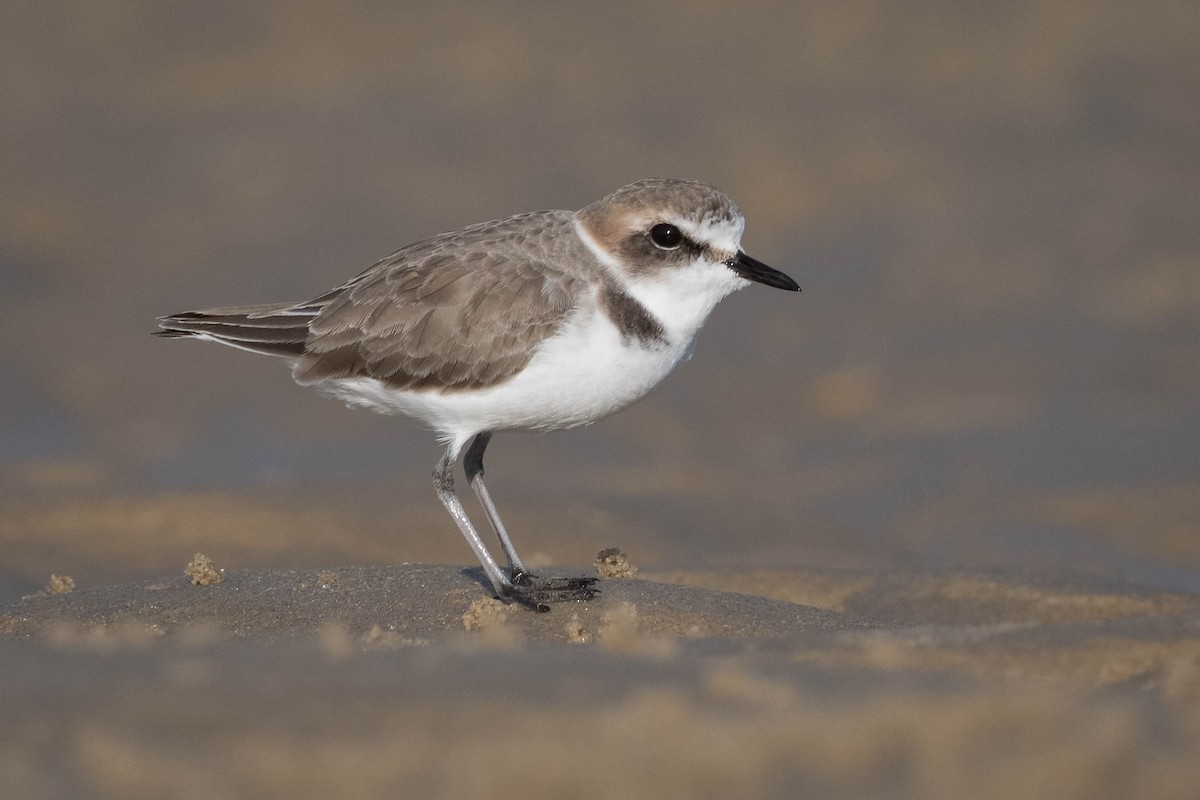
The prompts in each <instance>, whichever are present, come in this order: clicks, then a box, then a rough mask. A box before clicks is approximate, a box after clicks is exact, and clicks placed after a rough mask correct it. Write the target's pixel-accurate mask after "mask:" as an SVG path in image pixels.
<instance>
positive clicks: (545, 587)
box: [500, 570, 600, 612]
mask: <svg viewBox="0 0 1200 800" xmlns="http://www.w3.org/2000/svg"><path fill="white" fill-rule="evenodd" d="M596 581H597V579H596V578H566V577H554V578H539V577H538V576H537V575H530V574H529V573H528V572H522V571H519V570H516V571H514V572H513V576H512V585H511V587H508V586H506V587H504V591H502V592H500V599H501V600H506V601H509V602H513V603H520V604H521V605H523V606H525V607H526V608H531V609H533V610H534V611H540V612H546V611H549V610H550V604H551V603H565V602H568V601H572V600H591V599H592V598H593V597H595V596H596V595H597V594H599V593H600V590H599V589H596V588H595V583H596Z"/></svg>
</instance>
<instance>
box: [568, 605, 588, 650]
mask: <svg viewBox="0 0 1200 800" xmlns="http://www.w3.org/2000/svg"><path fill="white" fill-rule="evenodd" d="M563 629H564V632H565V633H566V636H567V641H568V642H570V643H571V644H587V643H588V642H590V641H592V634H591V633H589V632H588V631H587V629H586V628H584V627H583V620H581V619H580V618H579V612H578V611H576V612H575V613H573V614H571V618H570V619H569V620H567V624H566V625H565V626H564V628H563Z"/></svg>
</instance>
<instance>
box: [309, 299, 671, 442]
mask: <svg viewBox="0 0 1200 800" xmlns="http://www.w3.org/2000/svg"><path fill="white" fill-rule="evenodd" d="M690 344H691V340H690V339H688V340H686V341H680V342H672V343H670V344H665V345H662V344H660V345H659V346H658V347H657V348H649V347H643V346H641V345H640V344H638V342H637V341H636V340H633V341H629V342H626V341H623V340H622V337H621V334H620V333H619V331H618V330H617V328H616V326H615V325H613V323H612V322H611V321H610V320H609V319H608V318H607V317H606V316H605V315H604V314H602V313H600V312H598V311H590V312H586V313H579V314H577V315H576V316H575V317H574V318H573V319H571V320H570V321H569V322H568V323H567V324H566V325H565V326H564V328H563V330H562V331H560V332H559V333H558V334H556V335H555V336H553V337H551V338H550V339H547V340H545V341H544V342H542V343H541V345H540V346H539V348H538V352H537V354H536V355H535V356H534V357H533V359H532V360H531V361H530V362H529V364H528V366H526V367H525V369H523V370H522V371H521V372H519V373H518V374H517V375H515V376H513V377H512V378H511V379H509V380H508V381H506V382H504V383H502V384H499V385H497V386H492V387H488V388H485V389H475V390H460V391H452V392H444V393H443V392H438V391H428V390H426V391H397V390H395V389H390V388H388V387H387V386H386V385H385V384H384V383H382V382H381V381H379V380H376V379H374V378H348V379H342V380H338V381H330V382H327V383H325V384H322V385H320V386H319V387H318V388H319V389H320V390H321V391H322V392H325V393H326V394H329V395H332V396H334V397H337V398H340V399H341V400H343V401H345V402H346V403H347V404H349V405H353V406H362V407H366V408H370V409H372V410H374V411H378V412H382V413H385V414H403V415H405V416H409V417H414V418H416V419H419V420H422V421H423V422H425V423H426V424H427V425H429V426H430V427H431V428H433V429H434V430H435V431H437V432H438V433H439V434H440V435H441V436H442V437H443V438H444V439H446V440H448V441H457V442H459V443H460V444H461V443H465V442H466V441H467V440H468V439H469V438H470V437H471V436H473V435H474V434H476V433H480V432H482V431H496V430H505V429H514V428H519V429H529V430H539V431H545V430H557V429H562V428H574V427H578V426H580V425H587V424H589V423H591V422H595V421H596V420H598V419H600V418H601V417H604V416H606V415H608V414H611V413H613V412H615V411H619V410H620V409H622V408H625V407H626V406H628V405H629V404H631V403H633V402H634V401H636V400H638V399H639V398H641V397H642V396H643V395H644V394H646V392H648V391H649V390H650V389H652V388H653V387H654V386H655V385H656V384H657V383H658V382H659V381H661V380H662V379H663V378H664V377H666V375H667V373H669V372H670V371H671V369H672V368H673V367H674V366H675V365H676V364H677V363H679V361H680V359H681V358H683V356H684V354H685V352H686V351H687V348H688V347H689V345H690Z"/></svg>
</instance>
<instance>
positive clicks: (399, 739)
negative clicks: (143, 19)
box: [0, 564, 1200, 798]
mask: <svg viewBox="0 0 1200 800" xmlns="http://www.w3.org/2000/svg"><path fill="white" fill-rule="evenodd" d="M209 566H213V565H211V564H209ZM216 568H219V565H217V566H216V567H214V569H216ZM587 571H588V570H586V569H585V568H582V567H580V568H578V569H576V570H567V571H565V573H566V574H586V572H587ZM556 572H559V571H557V570H556ZM600 587H601V589H602V592H601V594H600V596H599V597H598V598H597V599H595V600H593V601H591V602H588V603H570V604H565V605H562V606H556V607H555V608H553V609H552V610H551V611H550V612H549V613H544V614H539V613H535V612H532V611H528V610H526V609H522V608H517V607H513V606H505V605H503V604H501V603H498V602H497V601H495V600H494V599H492V598H491V597H490V595H489V594H488V592H487V591H486V589H485V587H484V585H483V583H482V577H481V575H480V574H479V571H478V570H477V569H466V568H463V567H458V566H436V565H415V564H406V565H402V566H396V567H341V568H326V569H309V570H234V569H228V570H223V571H220V580H219V582H211V583H209V585H198V584H194V583H193V582H192V580H191V579H190V578H189V577H187V576H185V575H182V574H181V575H178V576H176V577H169V578H164V579H160V580H149V581H141V582H136V583H125V584H120V585H112V586H103V587H95V588H85V589H77V590H75V591H73V592H70V593H65V594H57V595H51V594H49V593H46V592H42V593H38V594H37V595H33V596H29V597H26V598H24V599H22V600H20V601H18V602H15V603H11V604H9V605H7V606H5V607H2V608H0V667H2V669H3V674H4V676H5V691H4V692H3V694H2V695H0V723H2V724H0V796H5V797H76V796H84V795H86V796H91V797H102V798H105V797H114V798H116V797H121V798H142V797H146V798H150V797H163V796H174V797H289V798H298V797H299V798H304V797H322V798H327V797H408V796H421V797H464V796H472V795H476V794H483V793H492V792H494V791H495V787H496V786H501V787H505V788H507V789H509V790H511V791H513V792H517V793H519V794H520V795H521V796H522V797H549V796H555V797H559V796H564V795H566V796H571V797H582V798H589V797H596V798H606V797H613V798H616V797H623V798H627V797H655V798H674V797H679V798H695V797H781V798H782V797H796V796H803V795H808V796H814V795H819V796H823V797H845V798H861V797H913V798H917V797H920V798H927V797H956V798H960V797H1015V798H1023V797H1030V798H1032V797H1046V796H1054V797H1065V798H1072V797H1079V798H1085V797H1086V798H1096V797H1114V798H1115V797H1131V796H1138V797H1180V798H1184V797H1194V796H1195V792H1196V791H1197V781H1198V778H1200V772H1198V770H1197V767H1196V763H1197V762H1196V756H1195V754H1196V753H1197V752H1200V597H1196V596H1193V595H1187V594H1172V593H1162V592H1156V591H1152V590H1149V589H1146V588H1142V587H1138V586H1135V585H1131V584H1127V583H1122V582H1118V581H1112V580H1107V579H1098V578H1092V577H1089V576H1085V575H1078V574H1069V573H1056V574H1053V575H1028V574H1017V573H1014V572H1003V571H997V570H993V571H982V572H961V571H960V572H954V573H944V574H935V573H923V574H900V573H892V572H887V573H884V572H870V571H866V570H832V569H821V570H817V569H814V570H794V571H788V570H763V571H757V572H738V571H735V570H710V571H698V570H689V571H685V570H675V571H666V570H648V569H643V570H642V571H641V572H640V573H639V575H638V577H636V578H614V579H608V580H603V581H602V582H601V584H600Z"/></svg>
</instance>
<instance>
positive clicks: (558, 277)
mask: <svg viewBox="0 0 1200 800" xmlns="http://www.w3.org/2000/svg"><path fill="white" fill-rule="evenodd" d="M744 229H745V219H744V217H743V215H742V212H741V211H740V210H739V209H738V207H737V206H736V205H735V204H734V203H733V201H732V200H730V199H729V197H727V196H726V195H725V194H723V193H722V192H721V191H719V190H718V189H716V188H714V187H713V186H711V185H709V184H707V183H703V182H700V181H695V180H685V179H680V178H649V179H644V180H639V181H636V182H634V183H630V184H628V185H626V186H623V187H621V188H619V189H617V190H616V191H614V192H611V193H610V194H608V195H606V196H604V197H602V198H601V199H599V200H597V201H595V202H593V203H590V204H589V205H587V206H585V207H583V208H582V209H580V210H578V211H534V212H529V213H524V214H517V215H515V216H511V217H507V218H505V219H498V220H493V221H490V222H482V223H479V224H475V225H469V226H467V227H464V228H460V229H458V230H453V231H449V232H447V233H442V234H439V235H436V236H433V237H430V238H427V239H422V240H420V241H417V242H414V243H412V244H409V245H407V246H405V247H403V248H401V249H399V250H397V251H396V252H394V253H392V254H391V255H389V256H387V257H385V258H383V259H381V260H380V261H378V262H376V263H375V264H373V265H371V266H370V267H368V268H367V269H365V270H363V271H362V272H360V273H359V274H358V275H356V276H355V277H353V278H351V279H350V280H348V281H346V282H345V283H343V284H341V285H340V286H338V287H336V288H334V289H332V290H330V291H328V292H326V293H324V294H322V295H320V296H318V297H316V298H314V299H312V300H308V301H304V302H295V303H287V302H285V303H269V304H262V305H247V306H231V307H225V308H210V309H204V310H198V311H185V312H182V313H178V314H170V315H167V316H163V317H159V318H158V323H159V328H160V329H159V330H157V331H155V334H156V335H158V336H164V337H169V338H176V337H190V338H195V339H201V340H204V341H210V342H217V343H218V344H223V345H227V346H229V347H233V348H236V349H239V350H246V351H249V352H252V353H258V354H263V355H267V356H272V357H275V358H278V359H280V360H282V361H284V362H285V363H287V364H288V365H289V366H290V367H291V372H292V377H293V379H294V380H295V381H296V382H297V383H298V384H300V385H302V386H311V387H314V388H315V389H317V390H318V391H320V392H321V393H323V394H325V395H328V396H331V397H334V398H337V399H340V400H342V401H343V402H345V403H346V404H347V405H349V406H351V407H361V408H366V409H370V410H372V411H376V412H380V413H383V414H391V415H402V416H407V417H411V418H415V419H417V420H419V421H421V422H423V423H424V424H425V425H426V426H427V427H428V428H430V429H431V430H432V431H433V433H434V434H435V435H436V437H437V439H438V441H439V442H440V443H441V444H442V445H443V446H444V450H443V452H442V455H441V457H440V458H439V459H438V461H437V464H436V466H435V467H434V470H433V484H434V488H435V490H436V492H437V496H438V498H439V499H440V500H441V502H442V504H443V505H444V506H445V507H446V510H447V511H448V512H449V513H450V516H451V517H452V518H453V519H454V522H455V524H456V525H457V527H458V529H459V531H460V532H461V533H462V535H463V536H464V537H465V538H466V540H467V543H468V544H469V545H470V547H471V549H472V550H473V551H474V553H475V556H476V557H477V558H478V559H479V563H480V565H481V566H482V567H483V571H484V574H485V575H486V577H487V579H488V581H489V582H490V584H491V587H492V589H493V590H494V591H495V594H496V597H497V598H499V599H500V600H502V601H504V602H506V603H514V602H515V603H518V604H520V605H523V606H526V607H528V608H532V609H536V610H539V611H546V610H548V609H549V608H550V604H551V603H557V602H566V601H578V600H588V599H591V598H592V597H594V596H595V594H596V593H597V589H596V588H595V587H594V585H593V584H594V582H595V579H594V578H574V577H550V578H542V577H539V576H537V575H535V574H533V573H532V572H530V571H529V569H527V568H526V566H525V563H524V562H523V561H522V560H521V558H520V556H519V555H518V554H517V550H516V548H515V547H514V546H513V542H512V539H511V537H510V536H509V534H508V530H507V528H505V526H504V524H503V522H502V521H501V520H500V516H499V514H498V513H497V511H496V505H495V503H494V502H493V501H492V497H491V494H490V493H489V492H488V489H487V487H486V486H485V485H484V482H483V476H484V468H483V455H484V451H485V450H486V449H487V447H488V443H489V442H490V441H491V439H492V436H493V435H494V434H495V433H497V432H500V431H511V430H533V431H552V430H562V429H569V428H576V427H580V426H584V425H589V424H591V423H593V422H595V421H597V420H599V419H601V418H603V417H606V416H608V415H609V414H612V413H614V412H616V411H618V410H620V409H623V408H625V407H627V406H629V405H630V404H632V403H633V402H635V401H636V400H638V399H640V398H641V397H642V396H644V395H645V394H646V393H647V392H648V391H649V390H650V389H652V388H653V387H654V386H655V385H657V384H658V383H659V382H660V381H662V380H663V378H665V377H666V376H667V374H668V373H670V372H671V371H672V369H673V368H674V367H675V366H677V365H678V364H679V363H680V362H681V361H683V360H686V359H688V358H690V357H691V353H692V349H693V344H694V341H695V338H696V336H697V334H698V332H699V331H700V329H701V327H702V326H703V324H704V323H705V321H706V320H707V319H708V317H709V314H710V312H711V311H712V310H713V308H714V307H715V306H716V305H717V303H718V302H719V301H720V300H722V299H723V298H724V297H726V296H727V295H729V294H730V293H732V292H734V291H736V290H738V289H741V288H743V287H745V286H748V285H750V284H751V283H760V284H764V285H766V286H770V287H774V288H777V289H783V290H787V291H799V289H800V287H799V286H798V285H797V283H796V282H795V281H794V280H793V279H792V278H790V277H789V276H787V275H786V274H784V273H783V272H780V271H778V270H776V269H773V268H772V267H769V266H767V265H766V264H764V263H763V262H761V261H758V260H756V259H754V258H751V257H750V256H749V255H747V254H746V253H745V251H743V250H742V248H741V240H742V234H743V231H744ZM464 449H465V452H464ZM460 455H461V456H462V462H463V465H462V466H463V473H464V475H465V477H466V479H467V483H468V484H469V486H470V487H471V489H472V490H473V491H474V493H475V495H476V496H477V499H478V500H479V503H480V505H481V506H482V509H483V512H484V514H485V516H486V517H487V520H488V522H489V523H490V526H491V528H492V530H493V532H494V534H495V535H496V537H497V538H498V539H499V544H500V548H501V550H502V551H503V554H504V557H505V559H506V560H507V562H508V569H507V571H506V570H504V569H502V568H501V567H500V565H499V563H498V562H497V560H496V559H495V558H494V557H493V556H492V554H491V553H490V551H489V550H488V547H487V546H486V544H485V542H484V540H483V538H482V537H481V536H480V534H479V532H478V530H477V529H476V527H475V525H474V524H473V523H472V521H471V519H470V518H469V517H468V516H467V513H466V511H465V510H464V508H463V505H462V502H461V501H460V500H459V497H458V495H457V493H456V492H455V484H454V467H455V465H456V464H457V462H458V460H459V457H460Z"/></svg>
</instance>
